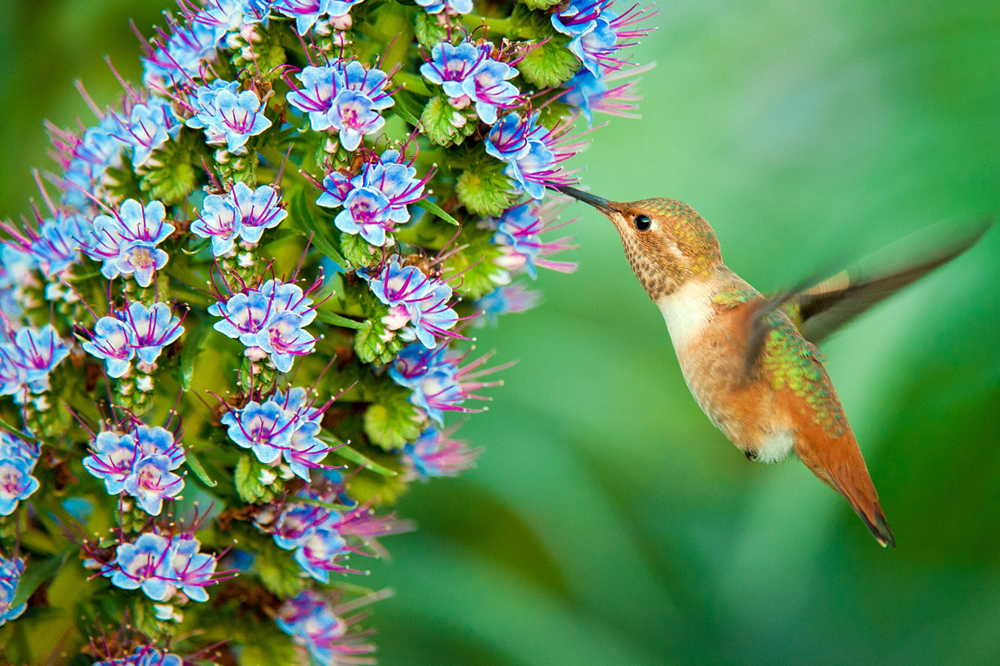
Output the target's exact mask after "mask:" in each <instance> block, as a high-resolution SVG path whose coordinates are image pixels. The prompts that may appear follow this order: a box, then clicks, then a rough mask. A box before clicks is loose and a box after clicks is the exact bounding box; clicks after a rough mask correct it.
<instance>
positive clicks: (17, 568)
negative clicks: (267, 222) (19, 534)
mask: <svg viewBox="0 0 1000 666" xmlns="http://www.w3.org/2000/svg"><path fill="white" fill-rule="evenodd" d="M23 573H24V562H22V561H21V559H20V558H19V557H12V558H10V559H9V560H6V559H4V558H3V556H0V626H3V624H5V623H6V622H9V621H11V620H16V619H17V618H19V617H21V615H22V614H23V613H24V610H25V609H26V608H27V607H28V604H26V603H22V604H18V605H17V606H12V605H11V603H10V602H12V601H13V600H14V592H15V591H16V590H17V583H18V582H19V581H20V580H21V574H23Z"/></svg>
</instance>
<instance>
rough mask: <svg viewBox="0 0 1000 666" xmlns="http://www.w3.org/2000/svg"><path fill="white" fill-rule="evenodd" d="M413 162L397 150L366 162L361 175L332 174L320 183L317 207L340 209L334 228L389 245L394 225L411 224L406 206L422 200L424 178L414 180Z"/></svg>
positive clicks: (370, 241)
mask: <svg viewBox="0 0 1000 666" xmlns="http://www.w3.org/2000/svg"><path fill="white" fill-rule="evenodd" d="M416 174H417V170H416V169H415V168H414V167H413V164H412V162H404V161H403V158H402V156H401V155H400V153H399V151H397V150H387V151H385V152H383V153H382V154H381V155H380V156H378V157H374V158H372V159H371V161H369V162H367V163H366V164H365V165H364V166H363V167H362V171H361V173H360V174H358V175H357V176H355V177H354V178H347V177H346V176H344V175H343V174H341V173H339V172H337V171H333V172H331V173H330V174H328V175H327V176H326V177H325V178H324V179H323V194H321V195H320V196H319V199H317V200H316V203H317V204H318V205H320V206H323V207H325V208H336V207H339V206H343V207H344V210H343V211H341V212H340V213H339V214H338V215H337V217H336V218H335V219H334V223H335V224H336V225H337V228H338V229H340V230H341V231H343V232H345V233H349V234H352V235H355V234H359V233H360V234H361V237H362V238H364V239H365V240H366V241H368V242H369V243H371V244H372V245H377V246H379V247H381V246H384V245H386V244H388V243H390V242H392V236H391V235H390V232H391V231H392V229H393V228H394V226H395V225H396V224H402V223H404V222H408V221H409V220H410V211H409V208H408V206H409V205H410V204H412V203H415V202H417V201H420V199H422V198H423V193H424V185H425V183H426V182H427V179H426V177H425V178H422V179H418V178H416Z"/></svg>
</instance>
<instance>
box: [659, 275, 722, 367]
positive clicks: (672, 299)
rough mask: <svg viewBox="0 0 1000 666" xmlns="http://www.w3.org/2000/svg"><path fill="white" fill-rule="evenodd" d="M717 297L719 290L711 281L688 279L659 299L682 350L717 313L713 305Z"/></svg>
mask: <svg viewBox="0 0 1000 666" xmlns="http://www.w3.org/2000/svg"><path fill="white" fill-rule="evenodd" d="M714 296H715V291H714V289H713V288H712V285H711V284H709V283H708V282H703V281H700V280H698V281H696V280H688V281H687V282H685V283H684V284H683V285H681V286H680V287H679V288H678V289H677V290H676V291H674V292H673V293H671V294H668V295H666V296H664V297H662V298H661V299H660V300H659V301H657V302H656V305H657V307H659V308H660V312H661V313H663V320H664V321H665V322H667V330H668V331H669V332H670V340H671V342H673V343H674V349H675V350H676V351H677V352H678V353H680V352H681V351H682V350H683V349H684V348H685V347H687V345H688V344H689V343H690V342H691V340H692V339H694V337H695V336H697V335H698V334H699V333H701V332H702V331H703V330H704V328H705V326H707V325H708V322H709V321H710V320H711V319H712V317H713V316H714V315H715V307H714V306H713V305H712V298H713V297H714Z"/></svg>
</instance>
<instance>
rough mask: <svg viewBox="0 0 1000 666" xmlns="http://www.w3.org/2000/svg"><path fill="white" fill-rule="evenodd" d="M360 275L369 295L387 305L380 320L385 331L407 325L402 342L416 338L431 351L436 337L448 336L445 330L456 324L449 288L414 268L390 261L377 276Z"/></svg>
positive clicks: (435, 342) (456, 317)
mask: <svg viewBox="0 0 1000 666" xmlns="http://www.w3.org/2000/svg"><path fill="white" fill-rule="evenodd" d="M361 276H362V277H363V278H365V279H367V280H368V284H369V286H370V287H371V290H372V293H373V294H375V296H376V297H377V298H378V299H379V300H380V301H382V302H383V303H385V304H386V305H388V306H389V315H388V317H385V318H383V320H382V321H383V323H384V324H386V328H388V329H389V330H399V329H403V327H404V326H407V325H409V327H408V328H406V329H403V330H404V331H405V332H408V333H409V335H408V336H406V335H404V338H403V339H404V340H405V339H409V340H412V339H413V336H416V338H417V339H418V340H420V342H421V343H422V344H423V345H424V346H425V347H427V348H428V349H432V348H434V347H435V346H436V344H437V341H436V339H435V338H436V336H446V335H449V333H448V329H450V328H452V327H454V326H455V324H457V323H458V315H457V314H455V311H454V310H452V309H451V307H450V303H449V302H450V301H451V297H452V291H451V287H449V286H448V285H447V284H444V283H443V282H440V281H438V280H434V279H431V278H429V277H427V276H426V275H424V273H423V271H421V270H420V269H419V268H417V267H416V266H402V267H401V266H400V265H399V262H398V261H396V260H395V259H393V260H392V261H390V262H389V263H388V264H386V265H385V267H384V268H383V269H382V271H381V272H380V273H379V274H378V275H377V276H373V277H368V275H367V274H366V273H362V274H361Z"/></svg>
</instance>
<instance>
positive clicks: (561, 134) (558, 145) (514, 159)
mask: <svg viewBox="0 0 1000 666" xmlns="http://www.w3.org/2000/svg"><path fill="white" fill-rule="evenodd" d="M538 118H539V113H538V112H537V111H536V112H535V113H533V114H531V115H530V116H528V117H526V118H522V117H521V116H519V115H517V114H516V113H508V114H507V115H506V116H504V117H503V119H501V120H500V122H498V123H497V124H496V125H494V127H493V129H492V130H490V134H489V136H488V137H487V138H486V152H487V153H489V154H490V155H492V156H493V157H495V158H497V159H498V160H502V161H504V162H506V163H507V166H506V167H505V168H504V173H505V174H506V175H507V176H509V177H510V178H511V179H512V180H514V181H515V182H516V183H517V185H518V186H519V187H520V189H521V190H522V191H524V192H526V193H527V194H528V195H530V196H531V197H532V198H534V199H541V198H542V197H544V196H545V188H546V186H558V185H569V184H571V183H573V182H575V180H574V179H573V178H572V177H571V176H570V175H569V174H567V173H565V172H563V170H562V167H561V163H562V162H564V161H566V160H568V159H569V158H570V157H573V156H574V155H576V154H577V153H578V152H580V150H582V149H583V148H584V146H585V145H586V143H584V142H576V143H571V141H573V139H572V138H569V137H566V134H567V133H568V132H569V130H570V129H572V128H571V126H570V125H568V124H560V125H557V126H556V127H554V128H553V129H551V130H548V129H546V128H545V127H544V126H541V125H539V124H538Z"/></svg>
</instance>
